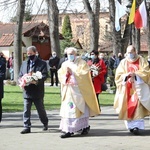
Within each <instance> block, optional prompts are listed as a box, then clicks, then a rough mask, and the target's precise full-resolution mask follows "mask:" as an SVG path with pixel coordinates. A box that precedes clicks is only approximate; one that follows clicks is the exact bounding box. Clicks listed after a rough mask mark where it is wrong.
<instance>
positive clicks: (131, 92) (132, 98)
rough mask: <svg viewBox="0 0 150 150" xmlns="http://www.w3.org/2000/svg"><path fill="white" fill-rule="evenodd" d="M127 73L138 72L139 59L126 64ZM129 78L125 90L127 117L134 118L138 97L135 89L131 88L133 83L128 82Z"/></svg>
mask: <svg viewBox="0 0 150 150" xmlns="http://www.w3.org/2000/svg"><path fill="white" fill-rule="evenodd" d="M127 66H128V69H127V70H128V72H135V71H137V70H139V59H138V60H136V61H135V62H127ZM129 79H130V77H128V80H127V84H126V88H127V115H128V118H132V117H133V116H134V112H135V110H136V107H137V103H138V96H137V94H136V91H135V89H134V88H133V83H132V82H130V80H129Z"/></svg>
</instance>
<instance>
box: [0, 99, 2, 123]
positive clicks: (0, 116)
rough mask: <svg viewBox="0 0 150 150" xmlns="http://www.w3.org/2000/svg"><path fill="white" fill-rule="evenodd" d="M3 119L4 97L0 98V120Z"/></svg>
mask: <svg viewBox="0 0 150 150" xmlns="http://www.w3.org/2000/svg"><path fill="white" fill-rule="evenodd" d="M1 121H2V99H0V122H1Z"/></svg>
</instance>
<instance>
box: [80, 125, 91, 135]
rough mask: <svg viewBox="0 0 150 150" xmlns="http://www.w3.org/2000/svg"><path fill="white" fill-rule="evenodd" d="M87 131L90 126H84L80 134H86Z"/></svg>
mask: <svg viewBox="0 0 150 150" xmlns="http://www.w3.org/2000/svg"><path fill="white" fill-rule="evenodd" d="M89 131H90V126H88V127H86V128H84V129H83V130H82V132H81V135H87V134H88V133H89Z"/></svg>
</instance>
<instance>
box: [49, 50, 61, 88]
mask: <svg viewBox="0 0 150 150" xmlns="http://www.w3.org/2000/svg"><path fill="white" fill-rule="evenodd" d="M59 60H60V58H59V57H58V56H57V55H56V52H52V57H50V59H49V66H50V76H51V86H53V85H54V75H55V82H56V86H58V73H57V71H58V64H59Z"/></svg>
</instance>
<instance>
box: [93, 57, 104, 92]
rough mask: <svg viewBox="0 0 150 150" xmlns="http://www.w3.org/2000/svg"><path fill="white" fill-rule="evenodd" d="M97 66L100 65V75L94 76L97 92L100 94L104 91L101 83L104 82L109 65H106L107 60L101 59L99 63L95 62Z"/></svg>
mask: <svg viewBox="0 0 150 150" xmlns="http://www.w3.org/2000/svg"><path fill="white" fill-rule="evenodd" d="M94 65H96V66H100V70H99V75H98V76H96V77H93V85H94V88H95V92H96V94H99V93H101V92H102V90H101V85H102V84H103V83H104V81H105V80H104V76H105V74H106V73H107V67H106V65H105V62H104V61H103V60H102V59H100V60H99V62H98V63H97V64H94Z"/></svg>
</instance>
